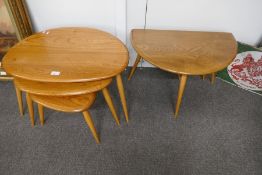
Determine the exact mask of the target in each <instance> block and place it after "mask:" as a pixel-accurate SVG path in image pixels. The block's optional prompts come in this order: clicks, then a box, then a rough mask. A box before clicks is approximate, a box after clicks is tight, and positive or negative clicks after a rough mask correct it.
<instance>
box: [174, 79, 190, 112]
mask: <svg viewBox="0 0 262 175" xmlns="http://www.w3.org/2000/svg"><path fill="white" fill-rule="evenodd" d="M186 81H187V75H181V78H180V83H179V89H178V96H177V102H176V112H175V117H177V115H178V111H179V108H180V104H181V101H182V97H183V93H184V89H185V86H186Z"/></svg>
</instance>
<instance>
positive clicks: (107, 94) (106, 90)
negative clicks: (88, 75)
mask: <svg viewBox="0 0 262 175" xmlns="http://www.w3.org/2000/svg"><path fill="white" fill-rule="evenodd" d="M102 92H103V95H104V97H105V100H106V103H107V105H108V106H109V109H110V111H111V113H112V115H113V117H114V119H115V121H116V123H117V125H120V122H119V118H118V116H117V114H116V110H115V107H114V104H113V101H112V99H111V97H110V94H109V92H108V89H107V88H104V89H102Z"/></svg>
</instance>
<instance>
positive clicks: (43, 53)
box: [2, 28, 128, 82]
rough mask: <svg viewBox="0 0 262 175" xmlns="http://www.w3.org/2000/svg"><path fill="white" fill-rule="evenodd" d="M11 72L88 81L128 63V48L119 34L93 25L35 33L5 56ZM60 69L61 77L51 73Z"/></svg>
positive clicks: (111, 73) (29, 76)
mask: <svg viewBox="0 0 262 175" xmlns="http://www.w3.org/2000/svg"><path fill="white" fill-rule="evenodd" d="M2 64H3V67H4V69H5V70H6V72H8V73H9V74H10V75H12V76H14V77H18V78H22V79H27V80H32V81H41V82H85V81H94V80H101V79H106V78H111V77H114V76H116V75H117V74H119V73H120V72H122V71H123V70H124V69H125V68H126V66H127V64H128V51H127V48H126V47H125V45H124V44H123V43H122V42H121V41H120V40H118V39H117V38H116V37H114V36H112V35H111V34H108V33H106V32H103V31H100V30H96V29H90V28H58V29H51V30H47V31H44V32H41V33H37V34H34V35H32V36H30V37H28V38H26V39H24V40H22V41H21V42H19V43H18V44H17V45H15V46H14V47H13V48H11V49H10V50H9V52H8V53H7V54H6V55H5V57H4V59H3V63H2ZM53 71H55V72H60V75H59V76H54V75H51V73H52V72H53Z"/></svg>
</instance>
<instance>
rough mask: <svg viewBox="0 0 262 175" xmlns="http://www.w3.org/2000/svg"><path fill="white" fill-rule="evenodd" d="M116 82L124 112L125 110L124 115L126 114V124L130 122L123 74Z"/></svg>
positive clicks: (119, 75)
mask: <svg viewBox="0 0 262 175" xmlns="http://www.w3.org/2000/svg"><path fill="white" fill-rule="evenodd" d="M116 82H117V87H118V91H119V95H120V99H121V102H122V106H123V110H124V113H125V117H126V122H128V111H127V105H126V97H125V90H124V86H123V82H122V78H121V74H118V75H117V76H116Z"/></svg>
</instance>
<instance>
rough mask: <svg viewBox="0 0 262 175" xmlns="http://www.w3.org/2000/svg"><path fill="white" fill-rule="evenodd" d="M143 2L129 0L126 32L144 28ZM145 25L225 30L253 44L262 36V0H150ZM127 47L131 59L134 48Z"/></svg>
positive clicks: (144, 0)
mask: <svg viewBox="0 0 262 175" xmlns="http://www.w3.org/2000/svg"><path fill="white" fill-rule="evenodd" d="M145 2H146V0H128V3H127V7H128V10H127V12H128V14H127V22H128V23H127V28H128V34H129V32H130V30H131V29H132V28H143V26H144V11H145ZM147 28H157V29H179V30H204V31H225V32H231V33H233V34H234V36H235V37H236V39H237V40H238V41H241V42H245V43H247V44H251V45H255V44H257V43H258V42H259V40H261V39H262V0H161V1H160V0H149V2H148V16H147ZM128 47H129V49H130V55H131V57H132V61H131V62H133V61H134V57H135V52H134V50H133V49H132V47H131V46H130V43H128ZM143 65H144V66H146V65H148V64H146V63H144V64H143Z"/></svg>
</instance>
